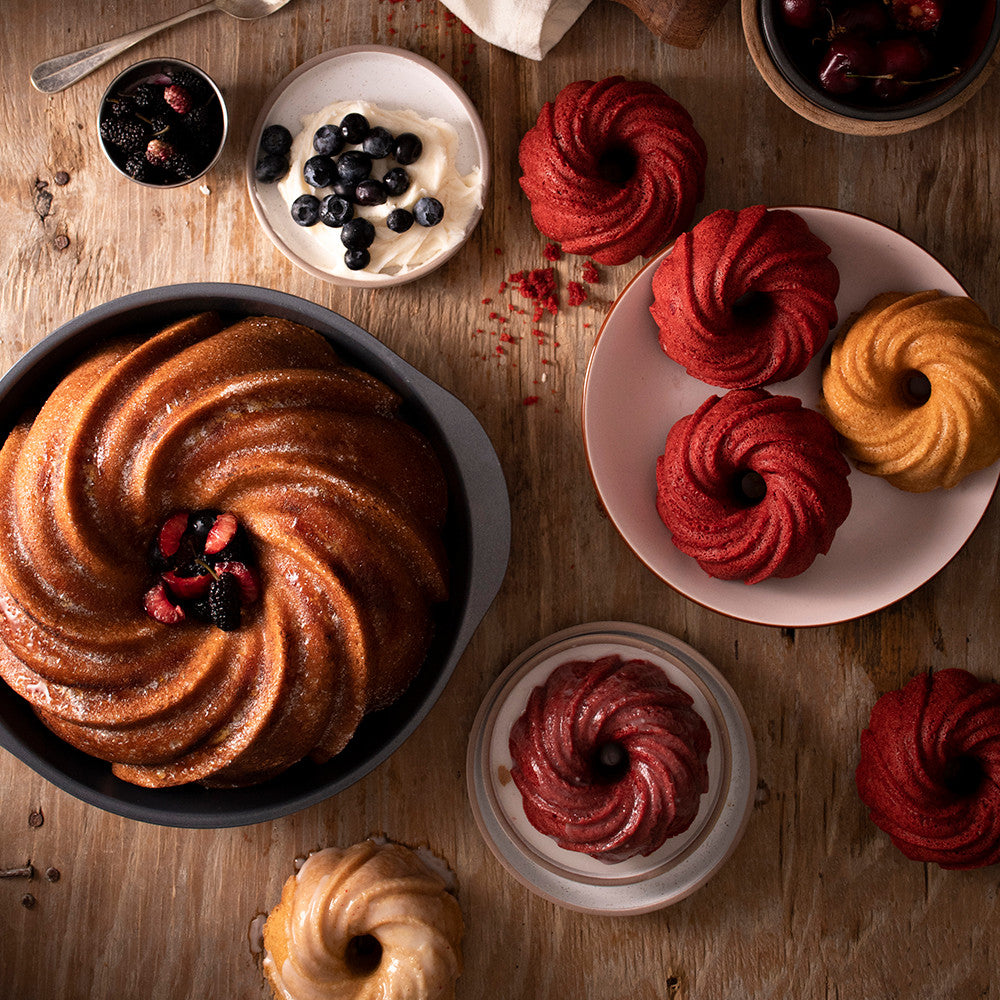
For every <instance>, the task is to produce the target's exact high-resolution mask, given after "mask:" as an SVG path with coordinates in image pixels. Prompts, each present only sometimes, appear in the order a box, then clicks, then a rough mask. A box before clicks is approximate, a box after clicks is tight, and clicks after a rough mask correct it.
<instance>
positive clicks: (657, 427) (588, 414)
mask: <svg viewBox="0 0 1000 1000" xmlns="http://www.w3.org/2000/svg"><path fill="white" fill-rule="evenodd" d="M793 211H795V212H798V213H799V214H800V215H801V216H802V217H803V218H804V219H805V220H806V222H807V223H808V224H809V227H810V228H811V229H812V231H813V232H814V233H816V235H817V236H819V237H820V238H821V239H823V240H825V241H826V242H827V243H828V244H829V245H830V247H831V249H832V253H831V257H832V259H833V261H834V263H836V265H837V267H838V268H839V270H840V279H841V285H840V288H841V290H840V294H839V295H838V296H837V310H838V313H839V315H840V319H841V321H843V320H845V319H847V317H849V316H850V315H851V313H853V312H856V311H857V310H859V309H861V308H862V307H863V306H864V305H865V304H866V303H867V302H868V301H869V299H871V298H872V297H873V296H875V295H877V294H878V293H879V292H886V291H905V292H915V291H919V290H921V289H928V288H937V289H939V290H940V291H942V292H944V293H946V294H950V295H965V294H966V292H965V290H964V289H963V288H962V286H961V285H960V284H959V282H958V281H957V279H956V278H955V277H954V276H953V275H952V274H951V273H950V272H949V271H947V270H946V269H945V268H944V267H943V266H942V265H941V264H940V263H939V262H938V261H937V260H935V259H934V258H933V257H932V256H931V255H930V254H929V253H927V252H926V251H925V250H923V249H922V248H921V247H919V246H917V245H916V244H915V243H912V242H911V241H910V240H908V239H906V238H905V237H903V236H901V235H900V234H899V233H897V232H895V231H894V230H891V229H888V228H886V227H885V226H882V225H880V224H879V223H877V222H872V221H871V220H870V219H865V218H862V217H860V216H857V215H851V214H849V213H847V212H839V211H835V210H834V209H828V208H794V209H793ZM668 252H669V251H664V254H661V255H660V256H658V257H656V258H654V259H653V260H651V261H650V262H649V264H647V265H646V267H645V268H644V269H643V270H642V271H640V272H639V274H638V275H636V277H635V278H634V279H633V281H632V282H631V283H630V284H629V285H628V287H627V288H626V289H625V291H624V292H622V294H621V295H620V296H619V298H618V300H617V301H616V302H615V304H614V306H613V307H612V309H611V312H610V313H609V314H608V317H607V319H606V320H605V322H604V325H603V326H602V328H601V332H600V334H599V336H598V339H597V342H596V343H595V345H594V349H593V351H592V352H591V356H590V362H589V365H588V368H587V377H586V381H585V383H584V391H583V437H584V445H585V447H586V451H587V460H588V462H589V464H590V471H591V475H592V476H593V479H594V484H595V486H596V487H597V492H598V494H599V495H600V497H601V501H602V502H603V504H604V506H605V508H606V509H607V511H608V514H609V516H610V517H611V520H612V521H613V523H614V524H615V527H616V528H617V529H618V530H619V532H621V534H622V536H623V537H624V539H625V541H626V542H627V543H628V544H629V546H630V547H631V548H632V550H633V551H634V552H635V554H636V555H637V556H638V557H639V558H640V559H641V560H642V561H643V562H644V563H645V564H646V565H647V566H648V567H649V568H650V569H651V570H652V571H653V572H654V573H656V574H657V575H658V576H659V577H661V578H662V579H663V580H664V581H666V582H667V583H668V584H670V585H671V586H672V587H674V588H675V589H676V590H678V591H680V592H681V593H682V594H684V595H685V596H686V597H689V598H690V599H691V600H693V601H696V602H698V603H699V604H702V605H704V606H705V607H708V608H712V609H713V610H715V611H719V612H721V613H722V614H726V615H730V616H731V617H733V618H739V619H742V620H744V621H750V622H758V623H761V624H765V625H781V626H786V627H800V626H807V625H826V624H831V623H833V622H842V621H848V620H850V619H852V618H858V617H860V616H861V615H865V614H868V613H869V612H871V611H876V610H878V609H879V608H883V607H886V606H887V605H889V604H892V603H893V602H894V601H897V600H899V599H900V598H902V597H905V596H906V595H907V594H909V593H911V592H912V591H913V590H915V589H916V588H917V587H919V586H920V585H921V584H923V583H925V582H926V581H927V580H929V579H930V578H931V577H932V576H934V575H935V574H936V573H937V572H938V571H939V570H940V569H942V568H943V567H944V566H945V565H946V564H947V563H948V561H949V560H950V559H951V558H952V557H953V556H954V555H955V554H956V553H957V552H958V550H959V549H960V548H961V547H962V546H963V545H964V544H965V542H966V541H967V539H968V538H969V535H971V534H972V531H973V530H974V528H975V527H976V525H977V524H978V523H979V520H980V518H981V517H982V516H983V513H984V512H985V510H986V507H987V506H988V504H989V502H990V498H991V497H992V495H993V492H994V490H995V489H996V485H997V478H998V470H997V466H996V465H994V466H991V467H990V468H989V469H985V470H983V471H982V472H979V473H976V474H975V475H972V476H969V477H968V478H967V479H965V480H964V481H963V482H962V483H960V484H959V485H958V486H956V487H955V488H954V489H951V490H936V491H934V492H933V493H923V494H911V493H904V492H903V491H901V490H898V489H896V488H894V487H892V486H889V485H888V484H887V483H885V482H884V481H882V480H880V479H876V478H875V477H873V476H868V475H864V474H863V473H860V472H857V471H854V472H852V474H851V478H850V483H851V490H852V493H853V497H854V504H853V508H852V510H851V513H850V516H849V517H848V519H847V521H846V522H845V523H844V524H843V525H842V527H841V528H840V530H839V531H838V533H837V536H836V538H835V539H834V542H833V546H832V547H831V549H830V552H829V553H828V554H827V555H826V556H820V557H819V558H818V559H817V560H816V562H814V563H813V565H812V566H811V567H810V568H809V569H808V570H806V572H805V573H803V574H801V575H800V576H797V577H794V578H792V579H789V580H765V581H764V582H762V583H758V584H754V585H753V586H748V585H746V584H744V583H741V582H738V581H735V582H734V581H725V580H715V579H712V578H711V577H709V576H708V575H707V574H706V573H705V572H704V571H703V570H702V569H701V568H700V567H699V566H698V564H697V563H696V562H695V561H694V560H693V559H691V558H690V557H688V556H685V555H683V554H682V553H681V552H679V551H678V550H677V549H676V548H674V546H673V543H672V542H671V539H670V532H669V531H668V530H667V529H666V527H664V525H663V522H662V521H661V520H660V518H659V515H658V514H657V512H656V505H655V496H656V473H655V467H656V459H657V457H658V456H659V455H660V453H661V452H662V450H663V445H664V441H665V440H666V436H667V431H668V430H669V429H670V427H671V426H672V425H673V424H674V422H675V421H677V420H678V419H680V418H681V417H682V416H684V415H685V414H688V413H691V412H693V411H694V410H695V409H697V407H698V406H699V405H700V404H701V403H702V402H704V401H705V400H706V399H707V398H708V397H709V396H711V395H713V394H715V393H720V394H721V393H722V392H723V391H724V390H720V389H717V388H716V387H714V386H710V385H706V384H705V383H703V382H700V381H698V380H696V379H693V378H691V377H690V376H689V375H688V374H687V373H686V372H685V371H684V369H683V368H681V367H680V366H679V365H677V364H676V363H675V362H673V361H671V360H670V358H668V357H667V356H666V355H665V354H664V353H663V352H662V350H661V349H660V346H659V343H658V339H657V329H656V324H655V323H654V322H653V319H652V317H651V316H650V314H649V305H650V303H651V302H652V290H651V287H652V280H653V273H654V272H655V270H656V267H657V265H658V264H659V262H660V260H661V259H662V258H663V256H665V254H666V253H668ZM821 367H822V353H821V354H820V355H819V356H817V357H816V358H814V359H813V361H812V363H811V364H810V366H809V368H808V369H806V371H805V372H804V373H803V374H802V375H800V376H799V377H798V378H795V379H790V380H789V381H787V382H781V383H777V384H775V385H772V386H768V387H767V388H768V390H769V391H771V392H774V393H776V394H778V393H781V394H787V395H792V396H798V397H799V398H800V399H801V400H802V401H803V403H804V404H805V405H806V406H809V407H813V408H815V407H816V406H817V404H818V401H819V396H820V371H821Z"/></svg>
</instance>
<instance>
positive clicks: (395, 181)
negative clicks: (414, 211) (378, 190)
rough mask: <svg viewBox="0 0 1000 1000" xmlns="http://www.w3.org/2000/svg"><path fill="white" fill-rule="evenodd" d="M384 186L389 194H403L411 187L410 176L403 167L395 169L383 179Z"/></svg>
mask: <svg viewBox="0 0 1000 1000" xmlns="http://www.w3.org/2000/svg"><path fill="white" fill-rule="evenodd" d="M382 184H383V186H384V187H385V189H386V191H387V192H388V193H389V194H391V195H398V194H402V193H403V192H404V191H405V190H406V189H407V188H408V187H409V186H410V175H409V174H408V173H407V172H406V171H405V170H404V169H403V168H402V167H393V168H392V170H390V171H388V173H386V175H385V177H383V178H382Z"/></svg>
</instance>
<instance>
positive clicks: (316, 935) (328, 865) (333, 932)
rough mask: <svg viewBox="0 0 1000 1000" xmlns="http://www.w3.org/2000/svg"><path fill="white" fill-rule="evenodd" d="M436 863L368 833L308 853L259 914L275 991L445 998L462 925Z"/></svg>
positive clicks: (353, 997)
mask: <svg viewBox="0 0 1000 1000" xmlns="http://www.w3.org/2000/svg"><path fill="white" fill-rule="evenodd" d="M437 868H438V865H437V864H436V863H435V864H434V866H433V867H432V866H431V865H430V864H427V863H425V861H424V860H423V859H422V858H421V857H420V856H419V855H418V854H417V853H416V852H414V851H411V850H410V849H409V848H406V847H403V846H401V845H399V844H394V843H388V842H385V843H378V842H376V841H374V840H366V841H362V842H361V843H359V844H354V845H352V846H351V847H348V848H345V849H340V848H336V847H327V848H324V849H323V850H321V851H317V852H316V853H314V854H311V855H310V856H309V857H308V858H307V859H306V861H305V864H303V865H302V867H301V868H300V869H299V870H298V872H297V873H296V874H295V875H293V876H291V877H290V878H289V879H288V880H287V881H286V882H285V886H284V888H283V890H282V893H281V900H280V902H279V903H278V905H277V906H276V907H275V908H274V909H273V910H272V911H271V913H270V915H269V916H268V918H267V922H266V923H265V924H264V948H265V956H264V975H265V976H266V978H267V980H268V982H269V983H270V984H271V988H272V990H273V992H274V995H275V997H277V998H278V1000H316V998H319V997H331V998H333V997H336V998H337V1000H452V998H453V997H454V996H455V981H456V980H457V979H458V977H459V976H460V975H461V973H462V935H463V933H464V925H463V921H462V911H461V909H460V907H459V904H458V900H457V899H456V898H455V896H454V894H453V892H452V891H451V888H450V886H449V884H448V882H447V881H446V880H445V878H444V876H443V875H442V873H441V872H440V871H438V870H437Z"/></svg>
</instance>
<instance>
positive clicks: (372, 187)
mask: <svg viewBox="0 0 1000 1000" xmlns="http://www.w3.org/2000/svg"><path fill="white" fill-rule="evenodd" d="M385 198H386V194H385V188H384V187H382V182H381V181H377V180H375V179H374V178H372V177H369V178H368V179H367V180H363V181H360V182H359V184H358V186H357V187H356V188H355V189H354V200H355V201H356V202H357V203H358V204H359V205H384V204H385Z"/></svg>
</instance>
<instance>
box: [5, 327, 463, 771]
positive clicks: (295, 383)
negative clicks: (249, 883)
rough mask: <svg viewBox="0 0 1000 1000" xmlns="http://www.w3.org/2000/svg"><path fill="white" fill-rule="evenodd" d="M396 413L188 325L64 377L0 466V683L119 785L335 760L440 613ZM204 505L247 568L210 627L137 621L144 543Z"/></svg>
mask: <svg viewBox="0 0 1000 1000" xmlns="http://www.w3.org/2000/svg"><path fill="white" fill-rule="evenodd" d="M399 405H400V399H399V397H398V396H397V395H396V394H395V393H394V392H393V391H392V390H390V389H389V388H388V387H387V386H386V385H384V384H383V383H381V382H380V381H378V380H377V379H375V378H373V377H372V376H370V375H367V374H365V373H363V372H361V371H358V370H357V369H354V368H351V367H349V366H347V365H345V364H343V363H342V362H341V361H340V359H339V358H338V357H337V355H336V354H335V353H334V351H333V350H332V348H331V347H330V345H329V343H328V342H327V341H326V340H325V339H324V338H323V337H321V336H320V335H319V334H317V333H315V332H314V331H312V330H309V329H306V328H305V327H302V326H299V325H297V324H294V323H291V322H288V321H285V320H280V319H273V318H250V319H245V320H241V321H239V322H235V323H233V324H231V325H229V326H224V325H223V323H222V322H221V321H220V319H219V317H218V316H217V315H215V314H211V313H205V314H200V315H198V316H195V317H192V318H190V319H188V320H185V321H182V322H179V323H176V324H174V325H172V326H170V327H168V328H167V329H165V330H163V331H162V332H160V333H158V334H156V335H155V336H153V337H151V338H149V339H148V340H142V339H135V340H122V341H115V342H113V343H110V344H109V345H108V346H106V347H103V348H101V349H100V350H98V351H97V352H96V353H95V354H93V355H91V356H90V357H88V358H86V359H85V360H83V361H82V362H80V363H79V364H78V365H77V366H76V367H75V368H73V369H72V371H70V372H69V374H68V375H67V376H66V377H65V378H64V379H63V380H62V381H61V382H60V383H59V385H58V386H57V387H56V388H55V390H54V391H53V392H52V394H51V395H50V396H49V397H48V399H47V400H46V401H45V403H44V405H43V406H42V407H41V410H40V411H39V412H38V414H37V415H36V416H34V417H33V418H32V417H30V416H29V417H27V418H26V419H24V420H23V421H22V422H21V423H20V424H18V425H17V426H16V427H15V429H14V430H13V431H12V432H11V434H10V435H9V437H8V439H7V441H6V443H5V445H4V447H3V450H2V452H0V511H2V512H3V517H4V522H5V525H6V530H5V534H4V537H3V540H2V542H0V675H2V676H3V678H4V679H5V680H6V681H7V683H8V684H9V685H10V686H11V687H12V688H13V689H14V690H15V691H17V692H18V693H19V694H21V695H22V696H23V697H25V698H26V699H28V700H29V701H30V702H31V704H32V706H33V707H34V709H35V711H36V713H37V714H38V716H39V717H40V718H41V720H42V721H43V722H44V723H45V724H46V725H48V726H49V727H50V728H51V729H52V730H53V731H54V732H55V733H56V734H57V735H59V736H61V737H62V738H63V739H65V740H67V741H68V742H70V743H72V744H73V745H74V746H76V747H78V748H79V749H81V750H83V751H85V752H86V753H90V754H93V755H95V756H97V757H101V758H103V759H105V760H109V761H111V762H113V764H114V768H113V769H114V772H115V774H116V775H118V776H119V777H121V778H123V779H125V780H127V781H132V782H135V783H137V784H141V785H148V786H162V785H174V784H180V783H184V782H189V781H204V782H206V783H212V784H224V785H233V784H248V783H253V782H257V781H261V780H264V779H265V778H267V777H270V776H272V775H274V774H276V773H279V772H280V771H282V770H284V769H285V768H287V767H289V766H290V765H291V764H293V763H295V762H296V761H298V760H300V759H302V758H304V757H307V756H308V757H312V758H313V759H316V760H326V759H328V758H329V757H331V756H332V755H334V754H336V753H338V752H339V751H340V750H341V749H343V747H344V746H345V745H346V743H347V742H348V740H349V739H350V737H351V735H352V734H353V732H354V730H355V728H356V726H357V725H358V723H359V722H360V720H361V718H362V716H363V715H364V713H365V712H367V711H368V710H370V709H371V708H374V707H378V706H382V705H385V704H387V703H389V702H390V701H392V700H393V699H395V698H396V697H398V696H399V695H400V693H401V692H402V691H403V690H404V688H405V687H406V685H407V684H408V683H409V681H410V680H411V678H412V677H413V675H414V674H415V672H416V671H417V669H418V668H419V666H420V664H421V662H422V660H423V658H424V656H425V653H426V650H427V648H428V645H429V642H430V635H431V628H432V625H431V622H432V612H431V606H432V604H433V603H434V602H435V601H439V600H442V599H443V598H444V597H445V595H446V587H447V583H446V576H447V567H446V562H445V557H444V552H443V545H442V542H441V539H440V535H439V527H440V525H441V524H442V523H443V518H444V514H445V507H446V502H447V495H446V486H445V481H444V477H443V473H442V471H441V468H440V466H439V464H438V462H437V459H436V457H435V455H434V454H433V451H432V449H431V447H430V445H429V443H428V442H427V441H426V440H425V439H424V438H423V437H421V436H420V435H419V434H418V433H417V432H416V431H415V430H414V429H413V428H411V427H409V426H408V425H406V424H405V423H403V422H402V421H400V420H399V419H398V418H397V416H396V411H397V409H398V407H399ZM210 507H211V508H220V509H225V510H228V511H231V512H233V513H234V514H235V515H236V516H237V517H238V519H239V521H240V523H241V524H242V525H243V526H244V527H245V529H246V531H247V534H248V535H249V537H250V539H251V541H252V543H253V545H254V548H255V550H256V555H257V560H258V566H259V570H260V576H261V581H262V588H261V597H260V599H259V600H258V601H257V602H256V603H255V604H253V605H252V606H251V607H250V608H248V609H247V613H246V616H245V620H244V623H243V626H242V627H241V628H240V629H239V630H238V631H234V632H222V631H220V630H218V629H216V628H213V627H212V626H211V625H205V624H199V623H198V622H195V621H188V622H184V623H182V624H180V625H176V626H173V625H172V626H165V625H163V624H160V623H159V622H157V621H154V620H152V619H151V618H150V617H149V616H148V615H147V614H146V612H145V611H144V608H143V595H144V593H145V591H146V589H147V588H148V586H149V579H150V568H149V565H148V563H147V558H146V553H147V549H148V546H149V543H150V540H151V539H153V538H154V537H155V535H156V532H157V529H158V527H159V525H161V524H163V522H164V521H165V520H166V519H167V518H169V517H170V516H171V515H172V514H173V513H174V512H175V511H178V510H195V509H199V508H210Z"/></svg>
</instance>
